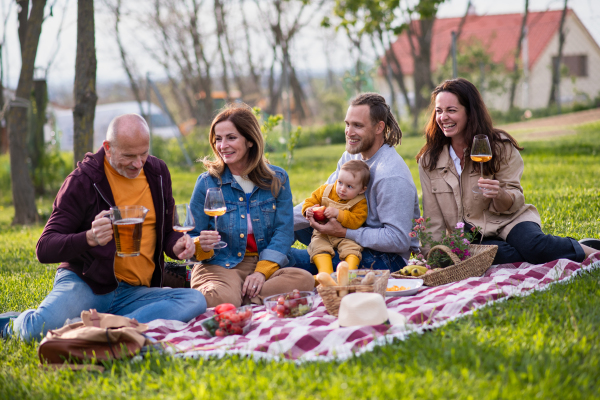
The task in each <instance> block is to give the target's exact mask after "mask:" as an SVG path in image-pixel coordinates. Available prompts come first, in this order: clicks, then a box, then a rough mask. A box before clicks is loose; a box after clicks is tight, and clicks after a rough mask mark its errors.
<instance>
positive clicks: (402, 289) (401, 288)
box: [385, 279, 423, 296]
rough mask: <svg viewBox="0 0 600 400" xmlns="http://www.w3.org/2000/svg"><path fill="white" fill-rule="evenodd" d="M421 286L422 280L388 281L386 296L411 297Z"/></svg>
mask: <svg viewBox="0 0 600 400" xmlns="http://www.w3.org/2000/svg"><path fill="white" fill-rule="evenodd" d="M421 286H423V279H388V284H387V289H386V291H385V295H386V296H412V295H413V294H416V293H417V292H418V291H419V288H420V287H421Z"/></svg>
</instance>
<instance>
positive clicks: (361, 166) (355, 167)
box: [340, 160, 371, 187]
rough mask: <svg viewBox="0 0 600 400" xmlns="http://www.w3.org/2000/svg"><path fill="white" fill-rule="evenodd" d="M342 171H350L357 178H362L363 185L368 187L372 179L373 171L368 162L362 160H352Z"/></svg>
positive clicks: (342, 167)
mask: <svg viewBox="0 0 600 400" xmlns="http://www.w3.org/2000/svg"><path fill="white" fill-rule="evenodd" d="M340 171H348V172H350V173H351V174H352V176H353V177H355V178H356V175H358V176H359V177H360V180H361V184H362V185H363V187H366V186H367V185H368V184H369V179H371V170H370V169H369V166H368V165H367V163H366V162H364V161H361V160H350V161H348V162H346V163H344V165H342V166H341V168H340Z"/></svg>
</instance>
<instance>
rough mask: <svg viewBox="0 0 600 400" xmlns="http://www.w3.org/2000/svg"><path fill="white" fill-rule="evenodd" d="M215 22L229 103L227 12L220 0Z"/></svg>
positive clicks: (215, 7)
mask: <svg viewBox="0 0 600 400" xmlns="http://www.w3.org/2000/svg"><path fill="white" fill-rule="evenodd" d="M214 11H215V20H216V22H217V48H218V49H219V55H220V56H221V66H222V67H223V71H222V74H223V75H222V76H221V82H222V83H223V90H224V91H225V101H226V102H229V92H230V89H229V77H228V73H227V60H226V58H225V49H224V48H223V47H224V46H223V40H225V39H224V31H225V10H223V3H221V1H220V0H215V5H214Z"/></svg>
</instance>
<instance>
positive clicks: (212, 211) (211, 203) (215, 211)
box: [204, 187, 227, 249]
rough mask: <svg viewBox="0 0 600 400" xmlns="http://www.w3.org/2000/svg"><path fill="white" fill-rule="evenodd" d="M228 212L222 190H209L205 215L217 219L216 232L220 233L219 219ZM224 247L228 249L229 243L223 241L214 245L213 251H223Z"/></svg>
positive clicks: (205, 204) (205, 203)
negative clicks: (218, 227)
mask: <svg viewBox="0 0 600 400" xmlns="http://www.w3.org/2000/svg"><path fill="white" fill-rule="evenodd" d="M226 211H227V206H226V205H225V200H224V199H223V192H222V191H221V188H218V187H217V188H209V189H208V190H207V191H206V199H205V200H204V213H205V214H206V215H208V216H211V217H215V232H218V229H217V217H220V216H221V215H224V214H225V212H226ZM224 247H227V243H225V242H224V241H222V240H221V241H220V242H217V243H215V244H214V246H213V249H222V248H224Z"/></svg>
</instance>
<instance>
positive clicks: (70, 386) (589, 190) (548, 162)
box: [0, 123, 600, 400]
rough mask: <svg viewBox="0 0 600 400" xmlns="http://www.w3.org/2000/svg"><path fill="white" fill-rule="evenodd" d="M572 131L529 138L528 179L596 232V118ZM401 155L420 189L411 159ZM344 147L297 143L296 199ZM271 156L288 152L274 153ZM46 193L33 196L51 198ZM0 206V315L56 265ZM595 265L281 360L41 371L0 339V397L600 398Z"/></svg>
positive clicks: (546, 215)
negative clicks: (44, 260)
mask: <svg viewBox="0 0 600 400" xmlns="http://www.w3.org/2000/svg"><path fill="white" fill-rule="evenodd" d="M577 129H578V134H577V135H573V136H566V137H561V138H552V139H551V140H550V139H549V140H540V141H535V142H524V143H522V144H523V145H524V146H525V150H524V151H523V152H522V154H523V158H524V160H525V166H526V167H525V171H524V174H523V187H524V190H525V197H526V201H527V202H529V203H532V204H535V205H536V206H537V208H538V210H539V211H540V214H541V216H542V222H543V228H544V230H545V231H546V232H547V233H552V234H555V235H562V236H572V237H574V238H577V239H579V238H582V237H600V183H598V182H599V179H598V176H600V123H596V124H591V125H586V126H583V127H580V128H577ZM421 144H422V139H420V138H406V139H404V140H403V143H402V146H400V147H399V148H398V151H399V153H400V154H401V155H402V156H403V157H404V159H405V160H406V162H407V164H408V165H409V167H410V169H411V172H412V173H413V177H414V179H415V183H416V184H417V188H418V189H419V190H420V185H419V180H418V172H417V165H416V163H415V161H414V155H415V154H416V152H417V151H418V149H419V148H420V146H421ZM342 151H343V146H341V145H340V146H328V147H318V148H303V149H299V150H297V152H296V155H295V158H296V159H295V163H294V165H293V166H292V168H291V170H290V177H291V183H292V191H293V193H294V201H295V203H297V202H300V201H302V200H303V199H304V198H305V197H307V196H308V195H309V194H310V192H312V190H314V189H315V188H316V187H317V186H319V185H320V184H321V183H322V182H323V181H324V180H325V179H326V178H327V177H328V176H329V174H330V173H331V172H332V171H333V170H334V169H335V165H336V163H337V160H338V158H339V156H340V155H341V153H342ZM270 159H271V161H272V162H273V163H274V164H278V165H284V163H283V157H282V156H281V155H278V154H271V155H270ZM195 170H196V171H195V172H194V171H190V170H174V171H172V175H173V182H174V185H173V186H174V191H175V192H174V196H175V199H176V201H178V202H185V201H188V200H189V197H190V194H191V191H192V189H193V186H194V183H195V180H196V177H197V175H198V173H199V171H201V168H199V167H196V168H195ZM50 204H51V199H42V200H40V201H39V207H40V208H48V207H50ZM12 215H13V209H12V207H8V206H4V207H0V243H1V248H0V312H4V311H9V310H19V311H20V310H24V309H26V308H30V307H35V306H37V305H38V304H39V303H40V302H41V300H42V299H43V298H44V297H45V296H46V294H47V293H48V292H49V291H50V289H51V286H52V280H53V276H54V271H55V267H56V266H54V265H49V266H47V265H41V264H39V263H38V262H37V261H36V259H35V254H34V251H35V244H36V241H37V239H38V237H39V235H40V233H41V231H42V226H37V227H25V228H22V227H11V225H10V220H11V218H12ZM599 331H600V271H594V272H591V273H586V274H583V276H581V277H578V278H576V279H574V280H573V281H572V282H570V283H568V284H558V285H555V286H553V287H552V288H551V289H550V290H547V291H543V292H537V293H534V294H533V295H531V296H529V297H526V298H519V299H512V300H509V301H506V302H502V303H498V304H496V305H494V306H490V307H487V308H484V309H481V310H479V311H477V312H476V313H475V314H474V315H472V316H468V317H465V318H462V319H460V320H457V321H455V322H451V323H449V324H447V325H445V326H444V327H442V328H440V329H437V330H434V331H431V332H427V333H425V334H423V335H415V336H412V337H410V338H409V339H408V340H406V341H403V342H400V341H397V342H395V343H393V344H391V345H388V346H385V347H381V348H377V349H376V350H375V351H373V352H371V353H367V354H364V355H362V356H360V357H356V358H354V359H351V360H349V361H346V362H341V363H337V362H330V363H322V362H320V363H307V364H302V365H299V366H298V365H295V364H294V363H278V362H264V361H253V360H250V359H245V358H239V357H227V358H224V359H220V360H194V359H175V358H170V357H165V356H158V355H150V356H148V357H146V358H144V359H143V360H142V361H141V362H137V363H132V362H128V361H122V362H114V363H108V364H106V366H107V371H106V372H104V373H85V372H72V371H56V372H54V371H53V372H51V371H45V370H42V369H40V368H39V366H38V364H39V361H38V358H37V354H36V346H35V345H25V344H22V343H20V342H17V341H14V340H8V341H4V342H2V341H0V399H5V398H6V399H13V398H14V399H21V398H56V399H78V398H119V399H120V398H123V399H130V398H143V399H163V398H164V399H168V398H184V399H185V398H189V399H193V398H243V399H260V400H263V399H291V398H301V399H303V398H319V399H329V398H332V399H351V398H373V399H395V398H407V399H410V398H415V399H417V398H418V399H443V398H461V399H462V398H464V399H523V398H540V399H550V398H552V399H564V398H568V399H590V398H600V395H599V393H600V383H599V382H600V334H599V333H598V332H599Z"/></svg>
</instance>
